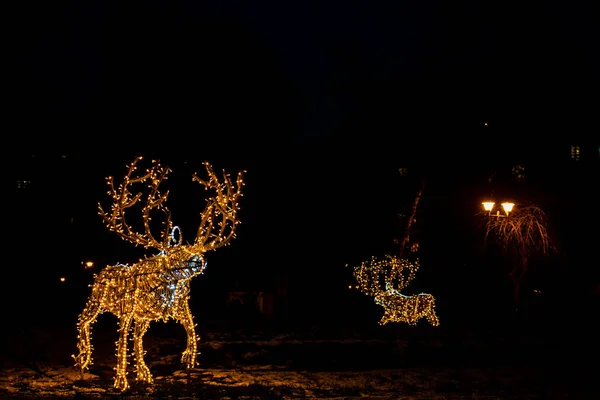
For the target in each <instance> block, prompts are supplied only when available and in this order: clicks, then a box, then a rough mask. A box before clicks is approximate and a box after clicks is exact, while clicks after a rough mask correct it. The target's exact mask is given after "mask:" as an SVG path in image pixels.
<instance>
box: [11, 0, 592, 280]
mask: <svg viewBox="0 0 600 400" xmlns="http://www.w3.org/2000/svg"><path fill="white" fill-rule="evenodd" d="M526 3H527V4H525V3H524V2H508V3H507V2H500V3H499V2H481V1H478V2H467V3H463V4H457V3H448V2H443V1H410V2H401V1H378V2H374V1H372V2H367V1H363V2H358V1H355V2H348V1H311V2H307V1H283V2H282V1H262V2H258V3H256V2H252V3H248V2H242V1H202V2H198V1H195V2H192V1H136V2H132V1H128V2H122V1H121V2H115V1H86V2H79V1H77V2H75V1H71V2H58V3H57V2H53V3H51V2H33V3H32V2H16V3H15V4H13V5H12V8H11V9H10V13H8V14H7V16H8V17H9V19H10V23H9V24H8V25H7V26H8V27H9V28H10V29H9V36H7V39H8V40H7V42H8V48H7V50H8V52H7V53H5V54H7V55H8V57H5V65H8V66H9V69H8V72H5V77H6V78H7V90H5V91H4V92H5V96H6V97H7V99H8V103H7V104H5V115H6V116H5V118H4V124H5V127H7V128H8V129H5V130H4V132H5V134H7V135H10V137H11V138H13V139H14V142H13V144H12V145H11V146H15V147H14V148H16V146H23V148H27V150H24V152H29V149H30V148H33V149H36V150H40V149H43V150H49V149H57V150H58V151H63V150H67V151H72V152H74V153H76V154H78V157H80V158H82V159H84V158H86V157H87V161H86V162H85V168H83V169H81V170H79V171H78V172H77V174H79V175H77V174H76V175H75V176H73V177H72V179H73V185H72V187H75V188H78V189H82V190H84V191H87V192H86V193H87V194H88V195H89V196H87V197H85V196H82V197H81V198H80V199H79V201H78V202H75V203H77V204H76V207H77V209H78V210H80V212H81V213H82V215H85V217H82V218H83V219H86V218H88V219H89V221H90V223H94V224H95V223H97V224H98V225H100V223H99V222H98V221H97V220H93V219H94V218H97V215H96V214H95V211H96V210H95V207H96V203H97V202H98V201H99V200H100V199H99V198H98V196H99V195H103V191H104V188H103V187H102V186H99V185H102V184H103V183H102V182H103V177H104V176H107V175H109V174H114V175H117V176H118V175H119V174H120V173H121V171H122V168H123V167H124V164H125V163H127V162H129V161H130V160H131V159H133V157H135V156H136V155H139V154H152V155H156V156H157V157H159V158H161V159H162V158H164V159H166V160H167V162H169V163H170V164H171V165H172V163H171V161H172V162H181V161H182V160H184V159H192V160H202V159H206V160H210V161H214V162H216V163H217V164H218V165H223V166H227V167H228V168H233V169H238V168H239V169H247V170H248V171H249V173H248V185H247V188H248V189H247V190H248V191H249V194H248V201H249V204H251V205H250V206H248V209H247V211H246V212H247V214H246V215H245V216H244V218H246V224H245V225H244V228H243V229H245V231H244V230H242V231H241V233H240V239H239V242H240V243H239V244H237V243H235V244H233V245H232V246H237V245H239V246H240V248H244V249H245V250H244V252H245V253H244V257H246V258H250V259H252V260H253V262H261V263H264V264H265V265H267V266H268V268H272V269H277V268H278V266H279V265H293V266H299V267H302V266H306V265H307V264H310V262H307V261H306V260H314V259H316V258H318V257H319V255H320V254H321V252H322V250H323V249H324V248H327V249H329V250H330V251H329V254H328V255H327V257H330V259H327V258H326V259H324V260H322V261H319V262H315V265H316V267H314V268H317V269H318V268H322V267H323V266H324V265H326V264H327V263H328V262H329V261H331V263H337V264H341V263H342V262H344V261H345V258H348V257H355V258H357V257H361V258H364V256H365V255H370V254H374V253H379V252H380V251H382V250H383V249H384V248H385V247H386V246H388V245H387V244H386V245H378V244H381V243H383V242H385V241H386V240H391V236H392V235H393V234H394V230H395V229H396V228H395V224H396V222H397V221H396V220H395V219H394V218H395V213H396V212H398V211H399V210H398V206H397V204H401V203H402V201H406V199H407V197H406V193H410V194H411V195H412V193H414V187H412V188H410V189H406V186H405V187H404V188H405V190H406V193H403V192H402V189H400V188H401V187H402V183H401V182H400V179H399V175H398V168H399V167H400V166H402V165H401V164H404V163H408V164H410V163H412V162H416V161H419V162H420V164H421V165H425V166H426V167H427V170H428V171H429V172H431V171H437V173H438V177H441V179H440V181H442V183H443V181H444V175H443V172H444V171H445V168H446V167H447V166H448V165H454V167H455V168H457V166H465V167H466V166H469V168H472V165H473V163H474V162H482V161H489V160H490V159H494V157H500V156H502V157H507V158H509V157H510V155H511V154H512V153H515V154H516V153H517V152H519V151H523V149H536V148H538V147H539V146H543V145H544V144H549V143H550V144H551V143H552V141H553V140H555V138H553V137H550V136H549V135H550V133H554V132H557V133H558V134H559V136H564V135H568V136H569V137H589V136H590V135H593V134H594V132H597V127H596V121H595V120H594V119H595V118H594V117H596V114H597V110H598V109H600V107H599V104H598V95H597V94H598V93H599V89H600V85H599V78H598V71H600V65H599V55H598V54H599V52H598V50H597V49H598V39H599V35H598V29H599V28H598V24H597V23H596V22H595V21H596V19H597V18H595V17H594V16H597V15H598V14H597V10H596V9H595V8H594V7H593V6H592V2H591V1H589V2H579V1H555V2H542V1H538V2H526ZM485 121H488V122H489V124H490V127H489V128H484V126H483V123H484V122H485ZM484 134H486V136H482V135H484ZM499 142H500V143H502V144H504V146H497V145H496V146H491V144H492V143H499ZM510 143H513V145H510ZM515 143H516V144H515ZM513 150H514V151H513ZM17 153H19V151H13V152H12V154H17ZM469 157H474V158H469ZM175 160H178V161H175ZM449 162H452V164H448V163H449ZM196 165H200V164H199V163H196ZM86 168H87V169H86ZM85 175H88V178H89V179H85V184H84V183H82V182H84V176H85ZM482 176H483V175H482ZM448 182H450V181H448ZM449 185H450V184H449V183H448V186H449ZM444 189H448V187H444V186H443V185H442V187H441V188H440V189H439V190H440V191H443V190H444ZM453 190H456V191H459V190H461V188H454V189H453ZM440 193H441V192H440ZM440 193H437V194H436V193H433V198H435V196H437V195H439V194H440ZM403 196H404V197H403ZM409 197H410V196H409ZM438 205H439V204H438ZM474 205H476V204H475V203H474ZM86 207H87V208H86ZM424 207H426V206H424ZM432 207H434V206H432ZM447 207H449V205H447ZM465 207H467V206H465ZM467 208H468V207H467ZM441 212H442V213H443V212H444V211H441ZM469 215H470V214H469ZM434 218H435V216H434V217H432V219H434ZM456 218H460V216H457V217H456ZM282 221H283V222H285V225H284V226H285V229H282V228H281V224H282ZM454 222H456V221H454ZM379 224H383V225H384V226H383V227H382V225H379ZM444 229H446V230H444ZM444 229H442V232H443V233H440V235H444V234H447V235H452V234H453V232H452V230H451V229H450V228H448V227H446V228H444ZM446 232H447V233H446ZM244 235H247V236H246V237H247V238H248V239H244ZM250 237H251V238H252V240H250ZM261 237H264V241H262V242H261V241H260V238H261ZM80 240H81V239H80ZM244 240H246V241H244ZM269 240H272V242H271V241H269ZM244 243H245V244H244ZM440 243H443V242H442V241H440ZM263 245H264V248H263ZM244 246H245V247H244ZM266 248H269V251H270V255H268V256H265V253H264V251H265V249H266ZM349 249H352V250H353V251H354V253H352V254H353V255H352V256H350V255H349V256H347V257H346V256H342V254H343V252H345V251H349ZM357 259H358V258H357ZM256 260H261V261H256ZM240 268H242V269H243V266H240Z"/></svg>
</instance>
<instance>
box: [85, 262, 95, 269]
mask: <svg viewBox="0 0 600 400" xmlns="http://www.w3.org/2000/svg"><path fill="white" fill-rule="evenodd" d="M93 266H94V262H93V261H87V262H86V263H85V267H86V268H92V267H93Z"/></svg>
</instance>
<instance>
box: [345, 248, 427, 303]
mask: <svg viewBox="0 0 600 400" xmlns="http://www.w3.org/2000/svg"><path fill="white" fill-rule="evenodd" d="M418 269H419V260H418V259H417V260H415V261H414V262H411V261H409V260H406V259H404V258H399V257H396V256H391V255H386V256H385V257H383V258H381V259H379V258H377V257H375V256H373V257H371V260H369V261H363V262H362V263H361V264H360V265H359V266H358V267H356V268H355V269H354V276H355V277H356V281H357V282H358V285H359V287H360V290H361V291H362V292H363V293H365V294H367V295H369V296H375V295H377V294H378V293H381V292H384V291H386V290H388V289H393V290H395V291H401V290H402V289H404V288H405V287H406V286H407V285H408V284H409V283H410V282H411V281H412V280H413V278H414V277H415V274H416V272H417V270H418ZM406 270H408V274H405V271H406Z"/></svg>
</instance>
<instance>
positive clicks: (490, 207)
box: [481, 201, 515, 218]
mask: <svg viewBox="0 0 600 400" xmlns="http://www.w3.org/2000/svg"><path fill="white" fill-rule="evenodd" d="M481 204H482V205H483V209H484V210H485V211H487V213H488V216H489V217H496V218H502V217H504V218H507V217H508V216H509V215H510V213H511V211H512V209H513V207H514V206H515V204H514V203H509V202H504V203H502V204H501V205H500V207H498V206H496V203H495V202H493V201H484V202H482V203H481ZM500 208H502V210H503V211H504V214H500ZM494 210H495V211H496V213H495V214H494V213H493V212H494Z"/></svg>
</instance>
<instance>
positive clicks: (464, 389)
mask: <svg viewBox="0 0 600 400" xmlns="http://www.w3.org/2000/svg"><path fill="white" fill-rule="evenodd" d="M198 329H199V331H200V334H201V336H202V337H201V341H200V352H201V354H200V356H199V361H200V365H199V366H198V367H197V368H194V369H193V370H191V371H186V370H185V368H184V367H183V366H182V364H181V363H180V362H179V357H180V354H181V352H182V351H183V349H184V347H183V346H184V345H185V337H184V331H183V328H181V327H180V326H179V325H176V324H175V323H167V324H163V323H155V324H154V325H152V326H151V328H150V330H149V331H148V333H147V334H146V338H145V348H146V350H147V354H146V362H147V364H148V365H149V367H150V369H151V371H152V373H153V375H154V377H155V379H156V383H155V385H154V386H152V387H142V386H136V385H135V383H134V381H133V376H134V375H133V373H130V375H129V376H130V377H131V378H130V379H131V380H132V383H133V389H132V390H131V391H129V392H126V393H119V392H118V391H116V390H114V389H113V388H112V383H113V376H114V375H113V374H114V370H113V367H114V365H115V356H114V353H115V351H114V350H115V349H114V343H115V341H116V338H117V336H116V321H115V320H112V319H110V318H105V319H103V320H99V322H98V323H97V327H96V330H95V331H94V333H93V336H92V340H93V344H94V364H93V366H92V367H91V369H90V370H89V371H88V372H86V373H85V375H84V379H83V380H82V379H81V376H80V372H79V371H78V370H76V369H75V368H74V367H73V362H72V359H71V354H73V353H74V352H75V351H76V331H75V327H74V326H48V325H45V326H38V327H29V328H21V329H17V331H15V332H14V333H13V334H5V339H4V341H3V352H2V354H3V357H2V371H1V375H0V398H2V399H7V400H17V399H39V400H46V399H132V400H134V399H135V400H137V399H142V398H145V399H301V398H316V399H407V400H408V399H410V400H420V399H578V400H587V399H598V398H600V390H599V389H598V387H597V385H598V384H597V379H598V378H597V377H598V376H600V375H599V374H598V365H597V364H598V363H597V360H598V358H597V356H598V354H599V353H598V347H597V346H596V347H594V346H593V344H592V343H593V340H592V339H593V335H594V334H595V333H594V332H589V331H588V332H586V333H585V334H581V335H579V338H580V340H573V337H574V336H572V335H571V336H568V335H567V333H558V332H556V333H555V334H553V335H545V334H544V332H546V331H547V330H544V331H540V330H539V329H536V330H526V329H519V330H518V331H517V330H515V329H512V330H506V331H501V330H498V329H483V328H482V329H477V330H466V329H457V328H452V329H450V328H445V327H443V326H441V327H438V328H432V327H429V326H428V325H427V324H426V323H423V324H422V325H419V326H418V327H408V326H400V325H395V326H392V325H387V326H384V327H381V326H377V325H374V326H368V327H365V326H363V327H357V326H345V327H342V326H324V325H318V324H314V325H307V326H305V327H303V328H299V327H292V326H289V325H288V326H286V327H285V328H284V327H282V326H279V327H275V326H267V325H262V326H247V327H245V328H244V327H243V326H236V327H232V326H227V325H226V324H221V325H219V326H212V327H204V328H202V327H200V326H199V327H198ZM565 332H568V331H565Z"/></svg>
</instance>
